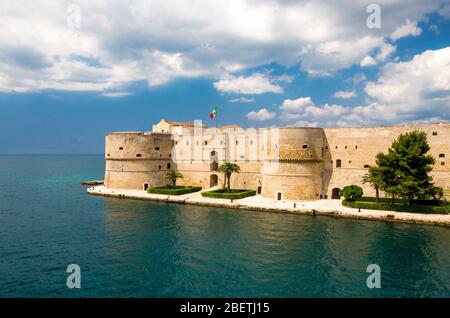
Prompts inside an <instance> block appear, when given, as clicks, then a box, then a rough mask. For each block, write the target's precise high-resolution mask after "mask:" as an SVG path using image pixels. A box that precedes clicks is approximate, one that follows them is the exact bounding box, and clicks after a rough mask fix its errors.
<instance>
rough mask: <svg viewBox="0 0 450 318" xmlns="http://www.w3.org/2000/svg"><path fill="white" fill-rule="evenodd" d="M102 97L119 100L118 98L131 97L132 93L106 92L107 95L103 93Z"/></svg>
mask: <svg viewBox="0 0 450 318" xmlns="http://www.w3.org/2000/svg"><path fill="white" fill-rule="evenodd" d="M101 95H102V96H104V97H113V98H118V97H125V96H129V95H131V93H128V92H105V93H102V94H101Z"/></svg>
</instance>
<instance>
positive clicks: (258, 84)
mask: <svg viewBox="0 0 450 318" xmlns="http://www.w3.org/2000/svg"><path fill="white" fill-rule="evenodd" d="M272 81H273V80H271V79H270V78H269V77H268V76H267V75H264V74H261V73H254V74H252V75H250V76H248V77H244V76H238V77H234V76H230V77H229V78H228V79H221V80H220V81H218V82H215V83H214V87H215V88H216V89H217V90H218V91H219V92H221V93H238V94H264V93H276V94H281V93H283V88H282V87H281V86H280V85H278V84H274V83H272Z"/></svg>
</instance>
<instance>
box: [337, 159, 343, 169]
mask: <svg viewBox="0 0 450 318" xmlns="http://www.w3.org/2000/svg"><path fill="white" fill-rule="evenodd" d="M341 166H342V161H341V159H338V160H336V168H340V167H341Z"/></svg>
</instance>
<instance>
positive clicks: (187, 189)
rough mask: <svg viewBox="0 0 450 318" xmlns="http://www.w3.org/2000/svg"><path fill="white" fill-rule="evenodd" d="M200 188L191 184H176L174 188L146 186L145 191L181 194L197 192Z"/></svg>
mask: <svg viewBox="0 0 450 318" xmlns="http://www.w3.org/2000/svg"><path fill="white" fill-rule="evenodd" d="M201 189H202V187H192V186H176V187H175V188H174V187H172V186H163V187H155V188H148V189H147V192H148V193H153V194H167V195H181V194H187V193H192V192H198V191H200V190H201Z"/></svg>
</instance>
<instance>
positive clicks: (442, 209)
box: [342, 200, 450, 214]
mask: <svg viewBox="0 0 450 318" xmlns="http://www.w3.org/2000/svg"><path fill="white" fill-rule="evenodd" d="M342 205H344V206H346V207H350V208H355V209H368V210H384V211H395V212H415V213H430V214H448V213H450V205H448V206H432V205H419V204H413V205H404V204H388V203H376V202H368V201H356V202H350V201H346V200H344V201H342Z"/></svg>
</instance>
